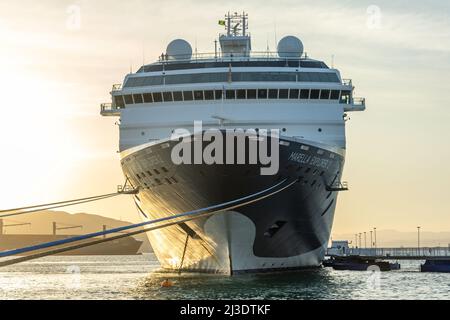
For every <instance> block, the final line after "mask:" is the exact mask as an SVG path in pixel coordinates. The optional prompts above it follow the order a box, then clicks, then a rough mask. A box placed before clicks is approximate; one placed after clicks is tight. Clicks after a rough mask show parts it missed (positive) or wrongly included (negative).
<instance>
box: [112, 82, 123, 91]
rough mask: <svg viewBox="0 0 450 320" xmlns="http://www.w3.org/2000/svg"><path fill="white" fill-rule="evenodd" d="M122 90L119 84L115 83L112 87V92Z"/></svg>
mask: <svg viewBox="0 0 450 320" xmlns="http://www.w3.org/2000/svg"><path fill="white" fill-rule="evenodd" d="M120 90H122V84H121V83H116V84H113V85H112V91H120Z"/></svg>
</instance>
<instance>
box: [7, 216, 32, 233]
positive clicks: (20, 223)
mask: <svg viewBox="0 0 450 320" xmlns="http://www.w3.org/2000/svg"><path fill="white" fill-rule="evenodd" d="M7 221H11V222H13V223H11V224H5V223H4V220H3V219H0V235H2V234H4V228H8V227H19V226H30V225H31V223H30V222H20V221H13V220H7Z"/></svg>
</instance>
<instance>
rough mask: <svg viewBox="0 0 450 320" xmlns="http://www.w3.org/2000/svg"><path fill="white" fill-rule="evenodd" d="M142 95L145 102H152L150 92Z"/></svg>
mask: <svg viewBox="0 0 450 320" xmlns="http://www.w3.org/2000/svg"><path fill="white" fill-rule="evenodd" d="M143 96H144V102H145V103H151V102H153V97H152V94H151V93H144V94H143Z"/></svg>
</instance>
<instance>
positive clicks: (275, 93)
mask: <svg viewBox="0 0 450 320" xmlns="http://www.w3.org/2000/svg"><path fill="white" fill-rule="evenodd" d="M269 99H278V89H269Z"/></svg>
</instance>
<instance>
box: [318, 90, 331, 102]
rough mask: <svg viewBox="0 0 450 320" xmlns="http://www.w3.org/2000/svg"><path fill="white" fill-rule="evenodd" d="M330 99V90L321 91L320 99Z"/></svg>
mask: <svg viewBox="0 0 450 320" xmlns="http://www.w3.org/2000/svg"><path fill="white" fill-rule="evenodd" d="M329 98H330V90H321V91H320V99H324V100H328V99H329Z"/></svg>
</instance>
